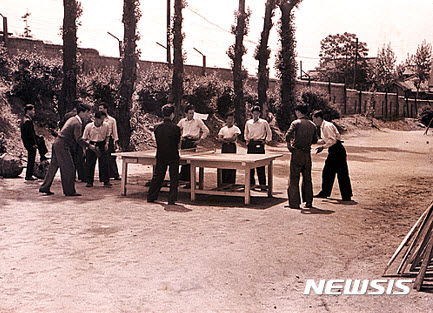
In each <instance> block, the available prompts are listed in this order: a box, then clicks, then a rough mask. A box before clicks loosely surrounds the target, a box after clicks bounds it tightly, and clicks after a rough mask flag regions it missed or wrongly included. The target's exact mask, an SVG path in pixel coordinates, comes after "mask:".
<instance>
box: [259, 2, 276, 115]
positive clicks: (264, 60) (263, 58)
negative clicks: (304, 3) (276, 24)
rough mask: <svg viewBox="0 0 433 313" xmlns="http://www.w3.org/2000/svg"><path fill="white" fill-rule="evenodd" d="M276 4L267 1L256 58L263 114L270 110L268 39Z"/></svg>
mask: <svg viewBox="0 0 433 313" xmlns="http://www.w3.org/2000/svg"><path fill="white" fill-rule="evenodd" d="M275 6H276V0H268V1H267V2H266V10H265V17H264V22H263V31H262V35H261V39H260V44H259V46H258V47H257V53H256V60H258V61H259V70H258V85H257V92H258V97H259V105H260V106H261V107H262V112H263V116H266V115H267V112H268V96H267V94H266V92H267V90H268V87H269V67H268V60H269V56H270V54H271V51H270V49H269V47H268V41H269V33H270V31H271V28H272V26H273V24H272V17H273V16H274V10H275Z"/></svg>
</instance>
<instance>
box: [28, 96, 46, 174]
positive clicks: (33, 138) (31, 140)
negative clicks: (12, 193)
mask: <svg viewBox="0 0 433 313" xmlns="http://www.w3.org/2000/svg"><path fill="white" fill-rule="evenodd" d="M24 114H25V115H24V118H23V119H22V121H21V139H22V140H23V144H24V147H25V148H26V150H27V152H28V157H27V171H26V178H25V179H26V180H36V178H34V177H33V169H34V167H35V159H36V149H38V150H39V155H40V158H41V161H44V160H46V159H47V158H46V157H45V154H46V153H47V152H48V151H47V147H46V146H45V140H44V138H43V137H40V136H37V135H36V133H35V129H34V125H33V118H34V117H35V107H34V106H33V104H27V105H26V106H25V108H24Z"/></svg>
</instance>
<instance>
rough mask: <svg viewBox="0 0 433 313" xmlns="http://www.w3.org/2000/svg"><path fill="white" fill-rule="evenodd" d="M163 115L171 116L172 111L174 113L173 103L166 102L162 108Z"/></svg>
mask: <svg viewBox="0 0 433 313" xmlns="http://www.w3.org/2000/svg"><path fill="white" fill-rule="evenodd" d="M161 112H162V116H164V117H169V116H170V115H171V114H172V113H174V106H172V105H171V104H166V105H164V106H163V107H162V108H161Z"/></svg>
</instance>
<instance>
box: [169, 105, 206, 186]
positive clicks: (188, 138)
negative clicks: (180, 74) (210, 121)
mask: <svg viewBox="0 0 433 313" xmlns="http://www.w3.org/2000/svg"><path fill="white" fill-rule="evenodd" d="M185 113H186V117H185V118H183V119H181V120H180V121H179V123H178V124H177V126H179V127H180V130H181V133H182V139H181V140H182V141H181V146H180V149H181V150H184V149H194V148H195V147H197V146H198V145H199V144H200V143H202V142H203V140H205V139H206V137H207V135H208V134H209V128H207V127H206V125H205V124H204V123H203V121H202V120H201V119H199V118H195V117H194V113H195V109H194V106H193V105H191V104H190V105H187V106H186V108H185ZM179 180H182V181H186V182H190V181H191V166H190V165H189V164H187V165H182V168H181V170H180V177H179ZM186 187H188V184H187V186H186Z"/></svg>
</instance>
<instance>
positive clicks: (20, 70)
mask: <svg viewBox="0 0 433 313" xmlns="http://www.w3.org/2000/svg"><path fill="white" fill-rule="evenodd" d="M10 64H11V78H12V83H13V85H12V88H11V90H10V91H9V92H8V94H7V95H8V96H9V97H17V98H19V99H21V101H22V102H23V103H24V104H26V103H31V104H33V105H34V106H35V108H36V115H35V121H36V122H38V123H39V124H40V125H42V126H48V127H50V128H55V127H56V125H57V121H58V115H57V99H58V97H59V95H60V89H61V84H62V79H63V74H62V63H61V60H60V59H48V58H45V57H41V56H39V55H36V54H29V53H22V54H18V55H16V56H14V57H13V58H12V59H11V61H10Z"/></svg>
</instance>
